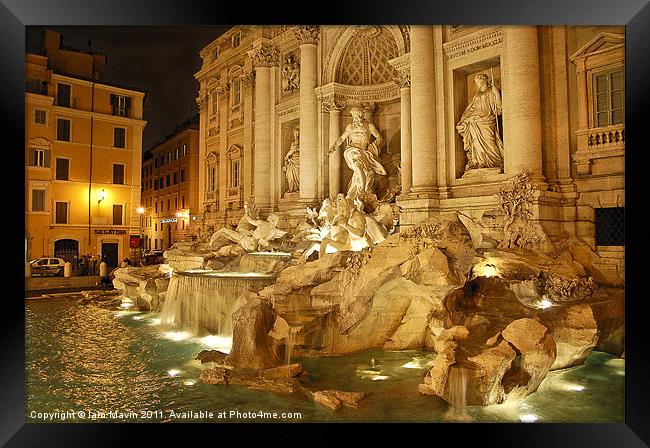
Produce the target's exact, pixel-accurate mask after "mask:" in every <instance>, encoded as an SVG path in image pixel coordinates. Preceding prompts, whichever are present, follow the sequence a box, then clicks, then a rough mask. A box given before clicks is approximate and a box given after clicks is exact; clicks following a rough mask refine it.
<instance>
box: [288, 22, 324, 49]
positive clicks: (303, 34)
mask: <svg viewBox="0 0 650 448" xmlns="http://www.w3.org/2000/svg"><path fill="white" fill-rule="evenodd" d="M291 31H292V32H293V36H294V37H295V38H296V40H297V41H298V42H300V45H303V44H313V45H318V34H319V32H320V27H319V26H317V25H298V26H294V27H293V28H291Z"/></svg>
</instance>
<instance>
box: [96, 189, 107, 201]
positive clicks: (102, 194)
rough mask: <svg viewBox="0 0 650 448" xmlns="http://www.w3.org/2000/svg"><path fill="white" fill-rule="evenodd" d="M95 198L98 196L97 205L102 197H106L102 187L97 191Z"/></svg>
mask: <svg viewBox="0 0 650 448" xmlns="http://www.w3.org/2000/svg"><path fill="white" fill-rule="evenodd" d="M97 198H98V199H97V205H99V204H100V203H101V202H102V201H103V200H104V199H106V192H105V191H104V189H103V188H102V191H100V192H99V193H97Z"/></svg>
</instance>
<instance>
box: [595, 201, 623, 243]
mask: <svg viewBox="0 0 650 448" xmlns="http://www.w3.org/2000/svg"><path fill="white" fill-rule="evenodd" d="M595 224H596V246H625V207H610V208H597V209H595Z"/></svg>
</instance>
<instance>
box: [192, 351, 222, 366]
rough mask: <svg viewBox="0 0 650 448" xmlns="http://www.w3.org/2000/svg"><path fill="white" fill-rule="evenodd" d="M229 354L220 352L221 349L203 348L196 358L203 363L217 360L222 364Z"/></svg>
mask: <svg viewBox="0 0 650 448" xmlns="http://www.w3.org/2000/svg"><path fill="white" fill-rule="evenodd" d="M227 356H228V354H227V353H223V352H220V351H219V350H201V351H200V352H199V354H198V355H196V358H194V359H196V360H197V361H201V364H205V363H206V362H216V363H219V364H221V363H223V362H224V361H225V360H226V357H227Z"/></svg>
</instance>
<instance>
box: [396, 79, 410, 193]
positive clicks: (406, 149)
mask: <svg viewBox="0 0 650 448" xmlns="http://www.w3.org/2000/svg"><path fill="white" fill-rule="evenodd" d="M395 82H397V85H398V86H399V87H400V89H399V93H400V166H401V176H402V194H403V195H406V194H408V193H409V191H410V190H411V186H412V185H413V179H412V161H411V75H410V72H409V69H408V67H407V68H406V69H405V70H403V71H401V72H400V76H399V78H397V79H395Z"/></svg>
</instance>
